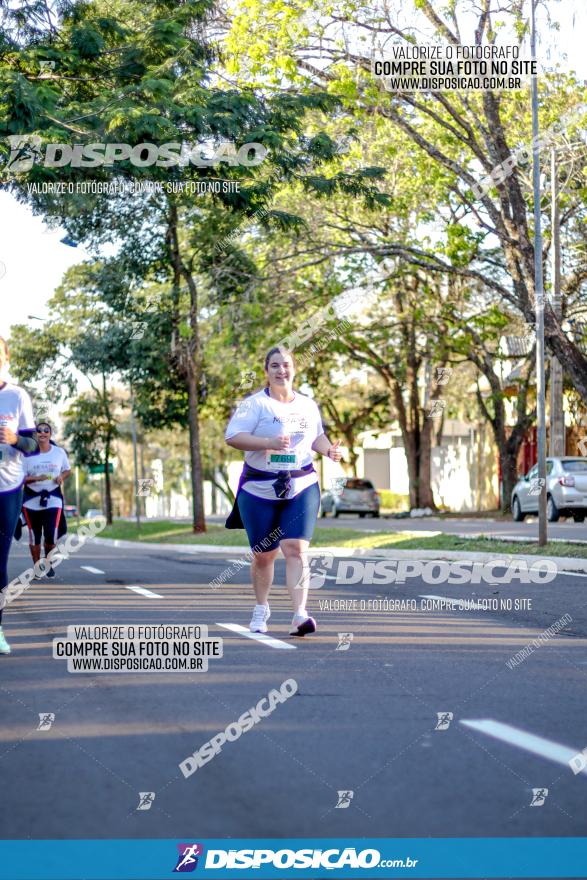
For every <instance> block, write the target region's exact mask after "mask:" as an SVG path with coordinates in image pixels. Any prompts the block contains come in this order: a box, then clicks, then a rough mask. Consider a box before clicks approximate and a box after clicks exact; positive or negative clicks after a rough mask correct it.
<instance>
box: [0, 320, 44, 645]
mask: <svg viewBox="0 0 587 880" xmlns="http://www.w3.org/2000/svg"><path fill="white" fill-rule="evenodd" d="M7 373H8V346H7V344H6V341H5V340H4V339H3V338H2V337H1V336H0V654H10V645H9V644H8V642H7V641H6V638H5V636H4V631H3V629H2V612H3V610H4V604H5V600H6V597H5V590H6V586H7V585H8V554H9V553H10V545H11V544H12V537H13V535H14V530H15V528H16V523H17V520H18V517H19V516H20V511H21V508H22V495H23V482H24V456H25V455H30V454H31V453H34V452H36V451H37V449H38V445H37V441H36V439H35V422H34V419H33V406H32V403H31V399H30V397H29V395H28V394H27V393H26V391H24V390H23V389H22V388H19V387H18V386H17V385H14V384H12V383H10V382H8V381H7V380H6V376H7Z"/></svg>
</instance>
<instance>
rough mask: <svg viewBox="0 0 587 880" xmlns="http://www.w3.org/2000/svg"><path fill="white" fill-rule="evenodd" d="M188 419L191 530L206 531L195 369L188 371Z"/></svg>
mask: <svg viewBox="0 0 587 880" xmlns="http://www.w3.org/2000/svg"><path fill="white" fill-rule="evenodd" d="M187 388H188V404H189V412H188V421H189V434H190V464H191V478H192V515H193V530H194V532H196V533H199V532H205V531H206V519H205V516H204V492H203V488H204V486H203V479H202V457H201V455H200V424H199V420H198V381H197V376H196V372H195V370H193V369H192V370H189V371H188V377H187Z"/></svg>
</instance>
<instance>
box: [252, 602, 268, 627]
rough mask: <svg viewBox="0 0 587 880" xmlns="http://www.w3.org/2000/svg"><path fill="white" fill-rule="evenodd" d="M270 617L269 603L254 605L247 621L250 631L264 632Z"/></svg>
mask: <svg viewBox="0 0 587 880" xmlns="http://www.w3.org/2000/svg"><path fill="white" fill-rule="evenodd" d="M270 617H271V611H270V610H269V605H255V607H254V609H253V616H252V618H251V622H250V623H249V629H250V630H251V632H252V633H266V632H267V629H268V626H267V621H268V620H269V618H270Z"/></svg>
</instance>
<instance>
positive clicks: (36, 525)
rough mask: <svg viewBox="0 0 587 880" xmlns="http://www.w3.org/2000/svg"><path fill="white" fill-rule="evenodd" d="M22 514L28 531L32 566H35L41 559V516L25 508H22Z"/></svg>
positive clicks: (37, 512) (35, 511) (39, 513)
mask: <svg viewBox="0 0 587 880" xmlns="http://www.w3.org/2000/svg"><path fill="white" fill-rule="evenodd" d="M22 512H23V514H24V518H25V522H26V524H27V527H28V530H29V550H30V551H31V557H32V560H33V565H36V563H37V562H38V561H39V559H40V558H41V534H42V530H43V521H42V516H43V514H42V513H41V511H39V510H29V509H28V508H27V507H23V509H22Z"/></svg>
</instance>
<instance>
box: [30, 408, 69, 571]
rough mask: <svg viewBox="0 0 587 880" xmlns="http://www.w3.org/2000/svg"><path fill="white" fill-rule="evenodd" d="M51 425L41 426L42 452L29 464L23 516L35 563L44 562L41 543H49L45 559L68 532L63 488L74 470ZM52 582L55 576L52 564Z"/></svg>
mask: <svg viewBox="0 0 587 880" xmlns="http://www.w3.org/2000/svg"><path fill="white" fill-rule="evenodd" d="M51 433H52V432H51V425H50V424H49V423H48V422H39V423H38V425H37V440H38V443H39V452H38V454H37V455H33V456H31V457H30V458H28V459H27V461H26V464H25V480H24V482H25V487H24V505H23V509H22V512H23V514H24V518H25V520H26V524H27V526H28V530H29V547H30V551H31V556H32V558H33V563H36V562H38V561H39V559H40V558H41V539H44V543H45V559H47V557H48V556H49V553H50V552H51V550H53V548H54V547H55V544H56V543H57V539H58V538H60V537H62V536H63V535H64V534H65V531H66V525H65V514H64V511H63V508H64V499H63V494H62V491H61V486H62V485H63V482H64V480H66V479H67V478H68V477H69V475H70V473H71V469H70V466H69V459H68V458H67V453H66V452H65V449H62V448H61V446H57V444H56V443H54V442H53V440H51ZM45 574H46V575H47V577H48V578H54V577H55V572H54V570H53V568H52V567H51V565H50V564H49V565H48V566H47V568H46V570H45Z"/></svg>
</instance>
